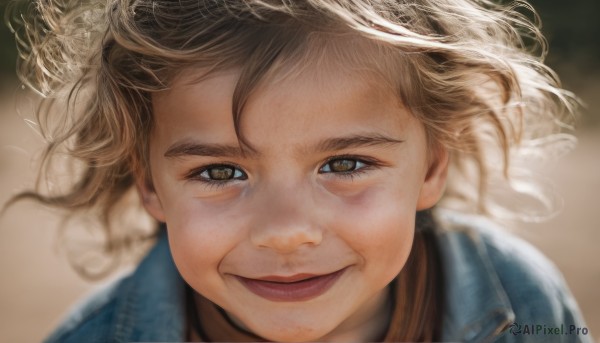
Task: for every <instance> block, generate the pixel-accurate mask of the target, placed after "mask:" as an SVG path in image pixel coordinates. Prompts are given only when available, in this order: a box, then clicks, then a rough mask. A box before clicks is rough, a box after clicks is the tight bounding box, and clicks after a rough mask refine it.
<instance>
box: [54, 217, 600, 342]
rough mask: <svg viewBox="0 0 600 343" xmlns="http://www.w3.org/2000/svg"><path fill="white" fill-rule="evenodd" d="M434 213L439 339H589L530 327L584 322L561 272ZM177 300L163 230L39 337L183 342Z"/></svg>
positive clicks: (522, 246) (487, 226) (486, 226)
mask: <svg viewBox="0 0 600 343" xmlns="http://www.w3.org/2000/svg"><path fill="white" fill-rule="evenodd" d="M436 218H437V220H438V221H437V223H438V225H439V227H438V228H436V230H435V232H436V237H437V242H438V246H439V248H440V255H441V259H442V268H443V273H444V299H445V303H444V308H443V313H444V314H443V328H442V340H443V341H454V342H499V343H500V342H502V343H509V342H592V341H593V339H592V337H591V334H590V333H588V334H587V335H583V334H579V335H575V334H573V335H568V334H562V335H556V334H544V333H543V332H538V333H537V334H535V332H532V330H534V329H535V328H536V327H537V326H539V328H543V327H544V326H545V327H546V328H561V326H562V328H563V330H564V332H566V333H568V332H569V328H570V325H575V326H577V327H585V323H584V321H583V318H582V317H581V315H580V312H579V310H578V308H577V304H576V303H575V301H574V299H573V297H572V295H571V294H570V292H569V290H568V289H567V287H566V285H565V282H564V280H563V278H562V276H561V275H560V273H559V272H558V270H557V269H556V268H555V267H554V266H553V265H552V264H551V263H550V262H549V261H548V260H547V259H546V258H545V257H544V256H543V255H541V254H540V253H539V252H538V251H537V250H536V249H535V248H533V247H532V246H531V245H529V244H528V243H526V242H524V241H522V240H520V239H518V238H516V237H514V236H512V235H510V234H509V233H507V232H506V231H502V230H500V229H498V228H496V227H495V225H494V224H492V223H491V222H489V221H487V220H486V219H484V218H481V217H476V216H465V215H462V214H457V213H453V212H449V211H437V216H436ZM185 299H186V298H185V283H184V281H183V279H182V278H181V276H180V275H179V273H178V272H177V269H176V268H175V265H174V263H173V260H172V258H171V253H170V251H169V246H168V242H167V235H166V234H163V235H161V237H160V238H159V239H158V242H157V243H156V245H155V247H154V248H153V249H152V250H151V251H150V252H149V254H148V255H147V256H146V257H145V259H144V260H143V261H142V262H141V263H140V265H139V266H138V267H137V269H136V270H135V272H133V273H132V274H131V275H130V276H128V277H125V278H122V279H121V280H119V281H117V282H115V283H113V284H112V285H111V286H109V287H106V288H104V289H103V290H102V291H100V292H99V293H96V294H95V295H94V296H92V297H91V298H90V299H87V300H85V301H84V302H83V305H80V306H79V307H78V308H76V309H75V310H73V311H72V313H71V314H70V315H69V316H68V317H67V319H66V320H65V321H64V322H63V324H62V325H61V326H60V327H59V328H58V329H57V330H56V331H55V332H54V333H53V334H52V335H51V336H50V337H49V338H48V339H47V340H46V342H140V341H145V342H149V341H152V342H156V341H160V342H180V341H184V340H185V338H186V335H185V334H186V332H185V330H186V311H185V308H186V306H185ZM511 326H512V327H511ZM509 328H510V330H509ZM518 329H520V332H518V331H519V330H518Z"/></svg>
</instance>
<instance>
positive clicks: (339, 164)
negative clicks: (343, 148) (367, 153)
mask: <svg viewBox="0 0 600 343" xmlns="http://www.w3.org/2000/svg"><path fill="white" fill-rule="evenodd" d="M364 167H366V164H365V163H364V162H361V161H359V160H356V159H350V158H338V159H334V160H330V161H329V162H327V163H326V164H325V165H323V167H321V169H319V172H320V173H351V172H353V171H356V170H358V169H362V168H364Z"/></svg>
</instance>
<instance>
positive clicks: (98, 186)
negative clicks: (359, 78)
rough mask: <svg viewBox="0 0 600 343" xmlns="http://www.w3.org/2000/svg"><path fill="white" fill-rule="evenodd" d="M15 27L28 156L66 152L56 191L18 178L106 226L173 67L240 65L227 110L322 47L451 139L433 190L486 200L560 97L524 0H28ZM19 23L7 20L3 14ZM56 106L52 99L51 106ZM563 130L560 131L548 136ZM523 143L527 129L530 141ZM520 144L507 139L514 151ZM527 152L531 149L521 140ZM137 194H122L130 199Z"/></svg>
mask: <svg viewBox="0 0 600 343" xmlns="http://www.w3.org/2000/svg"><path fill="white" fill-rule="evenodd" d="M34 4H35V5H33V6H32V8H31V11H30V16H29V17H27V16H25V17H26V18H27V19H26V21H25V23H21V24H22V25H16V26H15V31H16V36H17V42H18V47H19V51H20V62H19V65H18V73H19V76H20V79H21V80H22V82H24V83H25V84H26V85H28V86H29V87H30V88H31V89H33V90H35V91H37V92H38V93H40V94H41V95H42V96H43V100H42V102H41V105H40V107H39V108H38V111H37V117H38V121H39V123H40V130H41V132H42V134H43V136H44V137H45V138H46V139H47V142H48V144H47V147H46V149H45V152H44V154H43V163H42V170H45V171H48V170H50V169H51V168H50V167H51V165H52V163H51V161H52V160H53V158H55V157H56V156H58V155H61V152H66V154H67V155H68V156H69V157H70V159H71V161H73V162H74V163H76V165H77V166H78V167H77V168H76V172H74V176H73V180H74V181H73V182H72V184H71V185H70V188H69V189H68V190H66V191H64V192H62V193H53V192H50V193H48V192H45V193H44V192H41V191H40V189H39V188H38V189H36V190H34V191H29V192H23V193H21V194H19V195H17V196H16V197H15V198H13V200H20V199H26V198H31V199H35V200H37V201H39V202H41V203H43V204H47V205H52V206H56V207H59V208H65V209H68V210H71V211H72V212H81V211H88V210H96V211H98V212H97V215H98V218H99V219H100V221H101V222H102V224H103V227H104V229H105V230H106V231H105V232H106V234H107V236H108V238H109V239H108V245H107V249H109V250H110V251H113V252H116V251H117V250H119V249H122V248H124V247H126V246H127V244H123V242H130V241H131V236H130V235H129V236H128V234H127V233H125V234H123V235H120V236H118V235H116V234H115V233H114V229H111V222H112V221H113V219H114V218H113V217H114V216H113V214H114V213H115V209H116V208H117V207H119V206H121V205H120V204H122V203H123V202H125V201H126V202H127V203H128V205H127V206H134V204H132V203H131V202H132V200H131V199H132V197H128V196H127V195H128V194H129V193H130V192H131V191H132V189H134V183H135V178H136V176H143V177H144V178H145V179H146V180H147V181H148V182H149V183H151V179H152V176H151V175H150V174H149V168H147V165H148V156H147V152H148V151H147V150H148V140H149V137H150V132H151V131H152V128H153V114H152V112H153V109H152V103H151V99H152V95H153V94H154V93H155V92H160V91H162V90H165V89H168V88H169V87H170V83H171V81H172V80H174V78H176V77H177V76H178V75H179V74H181V73H182V72H185V71H186V70H190V69H191V68H193V69H199V68H203V70H205V71H206V73H205V76H206V75H209V74H211V73H213V72H217V71H223V70H227V69H231V68H240V70H241V74H240V77H239V80H238V82H237V85H236V88H235V92H234V97H233V103H232V115H233V118H234V123H235V127H236V133H237V135H238V138H239V141H240V144H241V145H242V146H245V147H247V148H250V146H249V144H248V142H246V141H245V140H244V136H243V132H240V130H239V121H240V117H241V115H242V113H243V110H244V104H245V103H246V101H247V99H248V98H249V97H250V95H251V93H252V91H253V90H254V89H255V88H256V87H257V85H258V84H259V83H260V82H268V80H269V78H271V77H275V76H277V75H279V76H282V75H284V74H286V73H293V72H299V71H300V70H301V68H303V67H306V65H307V64H308V63H307V61H309V60H311V59H313V60H314V59H317V60H318V59H319V58H322V56H333V57H334V58H331V59H330V60H334V61H337V62H336V63H339V64H340V65H343V66H345V67H347V68H352V69H353V70H356V71H366V72H365V73H364V74H369V75H377V78H378V80H379V81H380V82H382V83H384V84H385V85H386V87H388V88H389V89H390V90H391V91H392V92H393V93H394V94H395V95H396V96H397V97H398V98H399V99H400V100H401V103H402V104H403V105H404V106H405V107H406V108H407V109H408V110H409V111H410V113H412V115H414V116H415V117H416V118H418V119H419V120H420V121H421V122H422V123H423V125H424V127H425V129H426V133H427V137H428V141H429V143H430V147H432V146H435V145H436V144H439V145H442V146H445V147H447V148H448V149H449V151H450V153H451V165H450V176H451V178H450V179H449V182H448V186H447V189H446V192H445V195H444V197H443V199H442V201H443V202H445V203H446V204H449V205H448V206H454V205H453V204H461V205H462V206H463V207H464V208H465V209H468V210H471V211H479V212H484V211H485V210H486V208H487V206H486V205H488V204H490V199H489V198H490V197H489V196H487V194H488V192H487V186H488V185H489V184H490V182H493V180H494V178H493V177H492V175H503V176H504V178H505V179H510V176H511V175H510V172H509V162H510V160H511V156H512V155H514V154H517V153H518V152H519V151H523V149H525V148H528V149H529V148H531V147H533V148H535V149H539V150H543V149H544V146H543V144H537V143H535V142H540V141H539V139H543V138H544V137H552V136H553V135H556V134H559V133H560V132H561V131H562V129H563V128H564V126H565V124H564V123H565V122H568V119H569V116H570V115H571V113H573V106H574V100H573V96H572V95H571V94H570V93H569V92H567V91H565V90H563V89H561V87H560V84H559V81H558V79H557V77H556V76H555V74H554V73H553V72H552V71H551V70H550V69H548V68H547V67H546V66H545V65H544V64H543V59H544V57H545V54H546V51H547V49H546V44H545V41H544V38H543V36H542V35H541V32H540V30H539V21H538V17H537V15H536V13H535V11H534V10H533V9H532V8H531V7H530V5H529V4H527V3H526V2H523V1H515V2H512V3H510V4H497V3H494V2H492V1H489V0H345V1H341V0H306V1H293V0H244V1H242V0H178V1H170V0H110V1H94V0H85V1H80V0H37V1H35V3H34ZM17 26H18V27H17ZM59 104H60V106H58V105H59ZM562 137H564V136H562ZM531 142H534V143H531ZM519 149H521V150H519ZM530 150H531V149H530ZM133 201H134V202H135V200H133Z"/></svg>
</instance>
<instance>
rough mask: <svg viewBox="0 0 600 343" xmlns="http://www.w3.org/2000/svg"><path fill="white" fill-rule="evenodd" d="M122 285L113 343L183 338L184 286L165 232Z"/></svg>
mask: <svg viewBox="0 0 600 343" xmlns="http://www.w3.org/2000/svg"><path fill="white" fill-rule="evenodd" d="M160 231H161V232H160V234H159V237H158V240H157V243H156V245H155V246H154V247H153V248H152V250H151V251H150V252H149V253H148V255H147V256H146V257H145V258H144V260H143V261H142V262H141V263H140V265H139V266H138V267H137V269H136V271H135V272H134V274H133V275H132V276H131V277H130V278H128V279H127V280H126V281H125V282H124V283H123V285H122V287H123V288H122V291H121V292H119V296H118V298H117V299H116V301H117V305H116V306H117V307H116V309H115V313H116V315H115V323H114V325H112V327H113V328H114V330H115V332H114V335H113V337H114V338H115V341H116V342H139V341H153V342H154V341H162V342H178V341H181V340H182V339H184V338H185V330H186V306H185V302H186V297H185V282H184V281H183V279H182V278H181V276H180V275H179V272H178V271H177V269H176V268H175V263H174V262H173V258H172V256H171V251H170V250H169V244H168V240H167V234H166V230H164V229H162V228H161V230H160Z"/></svg>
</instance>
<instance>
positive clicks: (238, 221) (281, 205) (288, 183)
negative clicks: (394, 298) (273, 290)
mask: <svg viewBox="0 0 600 343" xmlns="http://www.w3.org/2000/svg"><path fill="white" fill-rule="evenodd" d="M191 74H193V73H187V75H188V76H187V77H185V76H182V77H180V78H179V79H177V80H176V81H175V82H174V84H173V86H172V88H171V89H170V90H168V91H164V92H162V93H158V94H156V95H155V96H154V97H153V107H154V115H155V126H154V131H153V132H152V133H151V141H150V156H149V160H150V168H151V174H152V175H153V177H152V180H151V182H146V181H147V180H142V178H141V177H140V179H139V180H138V188H139V191H140V194H141V197H142V199H143V202H144V206H145V207H146V209H147V211H148V212H149V213H150V214H151V215H152V216H153V217H154V218H156V219H157V220H159V221H162V222H166V223H167V228H168V236H169V244H170V246H171V251H172V254H173V258H174V261H175V264H176V265H177V268H178V270H179V272H180V273H181V275H182V276H183V278H184V279H185V280H186V281H187V282H188V283H189V284H190V285H191V286H192V287H193V288H194V289H195V290H196V291H197V292H199V293H200V294H202V295H203V296H204V297H206V298H208V299H209V300H211V301H212V302H214V303H216V304H217V305H219V306H221V307H222V308H223V309H224V310H225V311H226V312H227V313H228V315H229V316H230V317H231V318H232V319H233V320H234V321H236V322H237V323H238V324H239V325H241V326H243V327H245V328H246V329H247V330H250V331H252V332H254V333H255V334H257V335H259V336H261V337H264V338H266V339H268V340H275V341H366V340H375V339H377V338H380V337H381V335H382V334H383V333H384V332H385V330H386V325H387V321H388V317H389V315H390V313H389V306H386V305H388V304H389V301H388V292H387V288H386V287H387V285H388V284H389V283H390V281H392V280H393V278H394V277H395V276H396V275H397V274H398V273H399V272H400V271H401V269H402V267H403V266H404V264H405V263H406V260H407V258H408V255H409V253H410V249H411V245H412V241H413V234H414V227H415V212H416V211H417V210H422V209H426V208H430V207H432V206H433V205H434V204H435V203H436V202H437V201H438V200H439V198H440V197H441V195H442V192H443V188H444V183H445V179H446V169H447V153H446V151H445V150H444V149H437V150H435V151H429V149H428V146H427V143H426V135H425V130H424V128H423V125H422V124H421V123H420V122H419V121H417V120H416V119H415V118H414V117H412V116H411V115H410V114H409V113H408V112H407V111H406V110H405V109H404V108H403V107H402V106H401V105H400V104H399V103H398V101H397V99H396V98H395V97H394V96H392V95H391V94H389V93H388V92H386V91H384V90H383V89H380V87H378V86H376V85H377V82H376V81H377V80H373V82H369V81H368V80H366V79H365V78H364V77H361V76H357V75H355V74H351V73H347V72H344V71H343V70H336V69H331V70H328V71H326V72H323V71H322V70H307V71H306V72H303V73H302V74H300V75H296V76H291V77H287V78H284V79H279V80H277V81H276V82H273V83H269V82H266V83H264V84H263V85H262V86H260V87H259V88H258V89H256V90H255V92H254V93H252V96H251V97H250V100H249V102H248V103H247V106H246V107H245V109H244V113H243V115H242V121H241V131H242V132H243V134H244V137H245V138H246V140H247V141H248V142H249V143H250V144H251V146H252V147H253V148H254V150H255V151H256V153H253V154H247V155H245V156H242V155H240V154H237V153H236V152H239V151H237V150H238V147H239V145H238V141H237V139H236V135H235V131H234V127H233V120H232V116H231V103H232V94H233V90H234V87H235V82H236V80H237V77H238V73H237V71H235V70H232V71H229V72H224V73H219V74H214V75H212V76H211V77H210V78H208V79H204V80H203V81H200V82H195V83H194V82H193V81H192V78H191V76H190V75H191ZM357 137H361V139H356V138H357ZM339 138H347V139H339ZM207 145H208V148H207ZM215 145H218V146H217V147H219V148H220V149H214V148H215ZM223 146H229V148H226V149H223ZM207 155H210V156H207ZM340 156H341V157H340ZM332 158H333V159H334V161H335V159H336V158H337V162H335V163H334V162H332V160H331V159H332ZM336 163H337V164H336ZM215 164H217V165H227V166H231V167H228V168H230V169H228V170H229V171H233V170H234V169H233V168H234V166H235V168H237V169H235V173H236V174H234V175H233V176H234V178H233V179H231V180H226V181H225V182H221V183H214V182H213V183H208V181H209V180H207V176H208V178H210V177H211V176H214V175H217V176H219V175H222V174H218V172H219V170H216V169H208V170H207V169H206V166H210V165H215ZM340 165H342V166H344V165H345V166H346V167H348V166H350V168H346V169H344V168H339V166H340ZM336 167H337V169H336ZM221 171H222V170H221ZM209 172H212V174H210V173H209ZM236 175H237V176H236ZM240 175H241V176H240ZM147 184H151V185H152V186H153V187H150V186H145V185H147ZM343 268H346V269H345V271H344V272H343V274H342V275H341V276H340V277H339V279H337V281H336V282H335V284H334V285H333V286H332V287H331V288H330V289H329V290H327V291H326V292H325V293H323V294H321V295H320V296H318V297H316V298H313V299H309V300H305V301H283V302H282V301H271V300H267V299H265V298H262V297H260V296H257V295H256V294H254V293H252V292H250V291H249V290H248V289H247V288H246V287H244V286H243V285H242V284H241V283H240V281H239V280H238V279H237V278H236V277H235V276H236V275H238V276H243V277H248V278H260V277H264V276H268V275H277V276H291V275H296V274H299V273H310V274H318V275H321V274H329V273H332V272H335V271H338V270H340V269H343Z"/></svg>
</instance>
